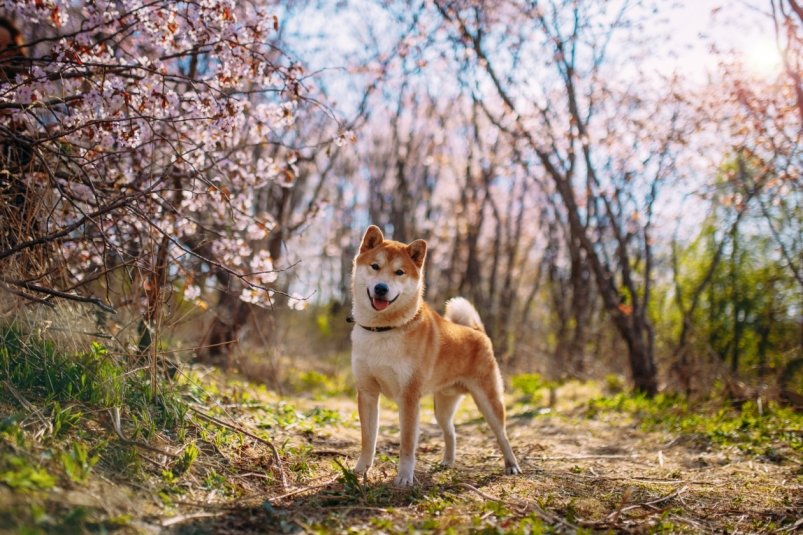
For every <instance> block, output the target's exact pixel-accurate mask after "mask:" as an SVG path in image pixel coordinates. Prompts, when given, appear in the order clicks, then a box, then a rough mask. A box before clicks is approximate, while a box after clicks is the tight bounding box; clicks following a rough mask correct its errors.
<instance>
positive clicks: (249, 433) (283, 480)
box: [190, 407, 288, 489]
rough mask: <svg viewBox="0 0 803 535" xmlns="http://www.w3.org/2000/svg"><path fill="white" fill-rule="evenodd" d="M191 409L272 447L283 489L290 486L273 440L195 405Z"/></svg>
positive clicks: (204, 418) (214, 422)
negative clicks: (219, 417) (225, 420)
mask: <svg viewBox="0 0 803 535" xmlns="http://www.w3.org/2000/svg"><path fill="white" fill-rule="evenodd" d="M190 410H191V411H192V412H194V413H195V414H197V415H198V416H199V417H200V418H201V419H202V420H206V421H207V422H210V423H213V424H216V425H219V426H221V427H226V428H228V429H231V430H232V431H237V432H238V433H242V434H244V435H245V436H247V437H251V438H253V439H254V440H256V441H257V442H261V443H262V444H264V445H266V446H268V447H269V448H270V450H271V451H272V452H273V460H274V461H275V462H276V468H277V469H278V470H279V475H281V478H282V488H283V489H286V488H288V487H287V478H286V477H285V475H284V467H283V466H282V459H281V457H280V456H279V450H278V449H276V446H274V445H273V442H271V441H270V440H265V439H264V438H262V437H260V436H257V435H255V434H254V433H251V432H249V431H246V430H245V429H243V428H242V427H241V426H239V425H236V424H230V423H227V422H224V421H223V420H220V419H218V418H215V417H214V416H212V415H209V414H206V413H205V412H203V411H200V410H198V409H196V408H195V407H190Z"/></svg>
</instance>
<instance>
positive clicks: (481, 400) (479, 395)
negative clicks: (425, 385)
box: [466, 371, 521, 475]
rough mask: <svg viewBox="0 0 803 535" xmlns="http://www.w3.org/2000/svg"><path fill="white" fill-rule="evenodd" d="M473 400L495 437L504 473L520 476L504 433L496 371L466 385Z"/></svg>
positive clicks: (500, 389)
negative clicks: (500, 450) (501, 457)
mask: <svg viewBox="0 0 803 535" xmlns="http://www.w3.org/2000/svg"><path fill="white" fill-rule="evenodd" d="M466 386H467V387H468V389H469V391H470V392H471V397H472V398H474V403H476V404H477V408H478V409H479V410H480V412H481V413H482V416H483V417H484V418H485V421H486V422H488V425H489V426H490V427H491V430H492V431H493V432H494V435H496V441H497V442H498V443H499V447H500V448H501V449H502V455H503V456H504V458H505V473H506V474H508V475H514V474H520V473H521V468H519V463H518V462H517V461H516V456H515V455H514V454H513V448H511V447H510V441H509V440H508V439H507V432H506V431H505V401H504V400H505V398H504V394H503V391H502V378H501V377H499V372H498V371H497V372H496V373H494V374H493V375H492V376H490V377H486V378H484V379H482V380H480V381H477V382H476V383H474V384H467V385H466Z"/></svg>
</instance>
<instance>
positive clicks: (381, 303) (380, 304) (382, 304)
mask: <svg viewBox="0 0 803 535" xmlns="http://www.w3.org/2000/svg"><path fill="white" fill-rule="evenodd" d="M389 304H390V303H389V302H387V301H385V300H384V299H377V298H376V297H375V298H374V308H375V309H377V310H385V309H386V308H388V305H389Z"/></svg>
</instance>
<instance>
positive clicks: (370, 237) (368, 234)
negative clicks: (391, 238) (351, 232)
mask: <svg viewBox="0 0 803 535" xmlns="http://www.w3.org/2000/svg"><path fill="white" fill-rule="evenodd" d="M384 241H385V237H384V236H383V235H382V231H381V230H379V227H377V226H375V225H371V226H370V227H368V230H366V231H365V236H363V237H362V243H361V244H360V254H363V253H364V252H365V251H370V250H371V249H373V248H374V247H378V246H380V245H382V242H384Z"/></svg>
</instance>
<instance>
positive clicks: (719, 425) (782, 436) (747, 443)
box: [587, 391, 803, 461]
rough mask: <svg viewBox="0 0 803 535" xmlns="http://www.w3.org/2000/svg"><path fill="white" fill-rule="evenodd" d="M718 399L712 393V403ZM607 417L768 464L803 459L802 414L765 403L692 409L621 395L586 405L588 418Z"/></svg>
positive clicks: (675, 400) (670, 399)
mask: <svg viewBox="0 0 803 535" xmlns="http://www.w3.org/2000/svg"><path fill="white" fill-rule="evenodd" d="M717 394H718V393H717V392H716V391H715V392H713V393H712V398H716V397H718V395H717ZM720 399H721V398H720ZM606 413H617V414H624V415H628V416H629V417H631V418H633V419H634V421H635V422H636V423H637V424H638V426H639V428H640V429H641V430H643V431H646V432H651V431H658V430H665V431H669V432H671V433H676V434H679V435H684V436H687V437H692V438H695V439H697V440H698V441H699V443H700V444H701V445H704V446H705V445H708V444H712V445H716V446H719V447H722V448H730V447H735V448H738V449H739V450H740V451H741V452H742V453H744V454H749V455H762V456H765V457H766V458H767V459H769V460H774V461H778V460H782V458H783V455H784V452H788V453H791V454H795V455H797V454H803V432H801V430H803V413H800V412H795V410H794V409H792V408H787V407H782V406H780V405H778V404H777V403H776V402H774V401H770V402H769V403H766V404H765V403H762V406H761V408H759V405H758V402H754V401H748V402H746V403H744V404H740V405H739V406H736V405H727V404H724V405H723V404H722V403H721V402H712V401H710V400H709V401H708V402H698V403H697V404H695V405H690V404H689V403H688V402H687V401H686V400H685V399H684V398H682V397H681V396H679V395H677V394H659V395H658V396H656V397H655V398H653V399H649V398H647V397H645V396H643V395H638V394H636V395H631V394H625V393H620V394H618V395H616V396H612V397H608V398H604V397H600V398H597V399H594V400H592V401H590V402H589V403H588V411H587V416H588V417H589V418H598V417H600V416H602V415H605V414H606Z"/></svg>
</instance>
